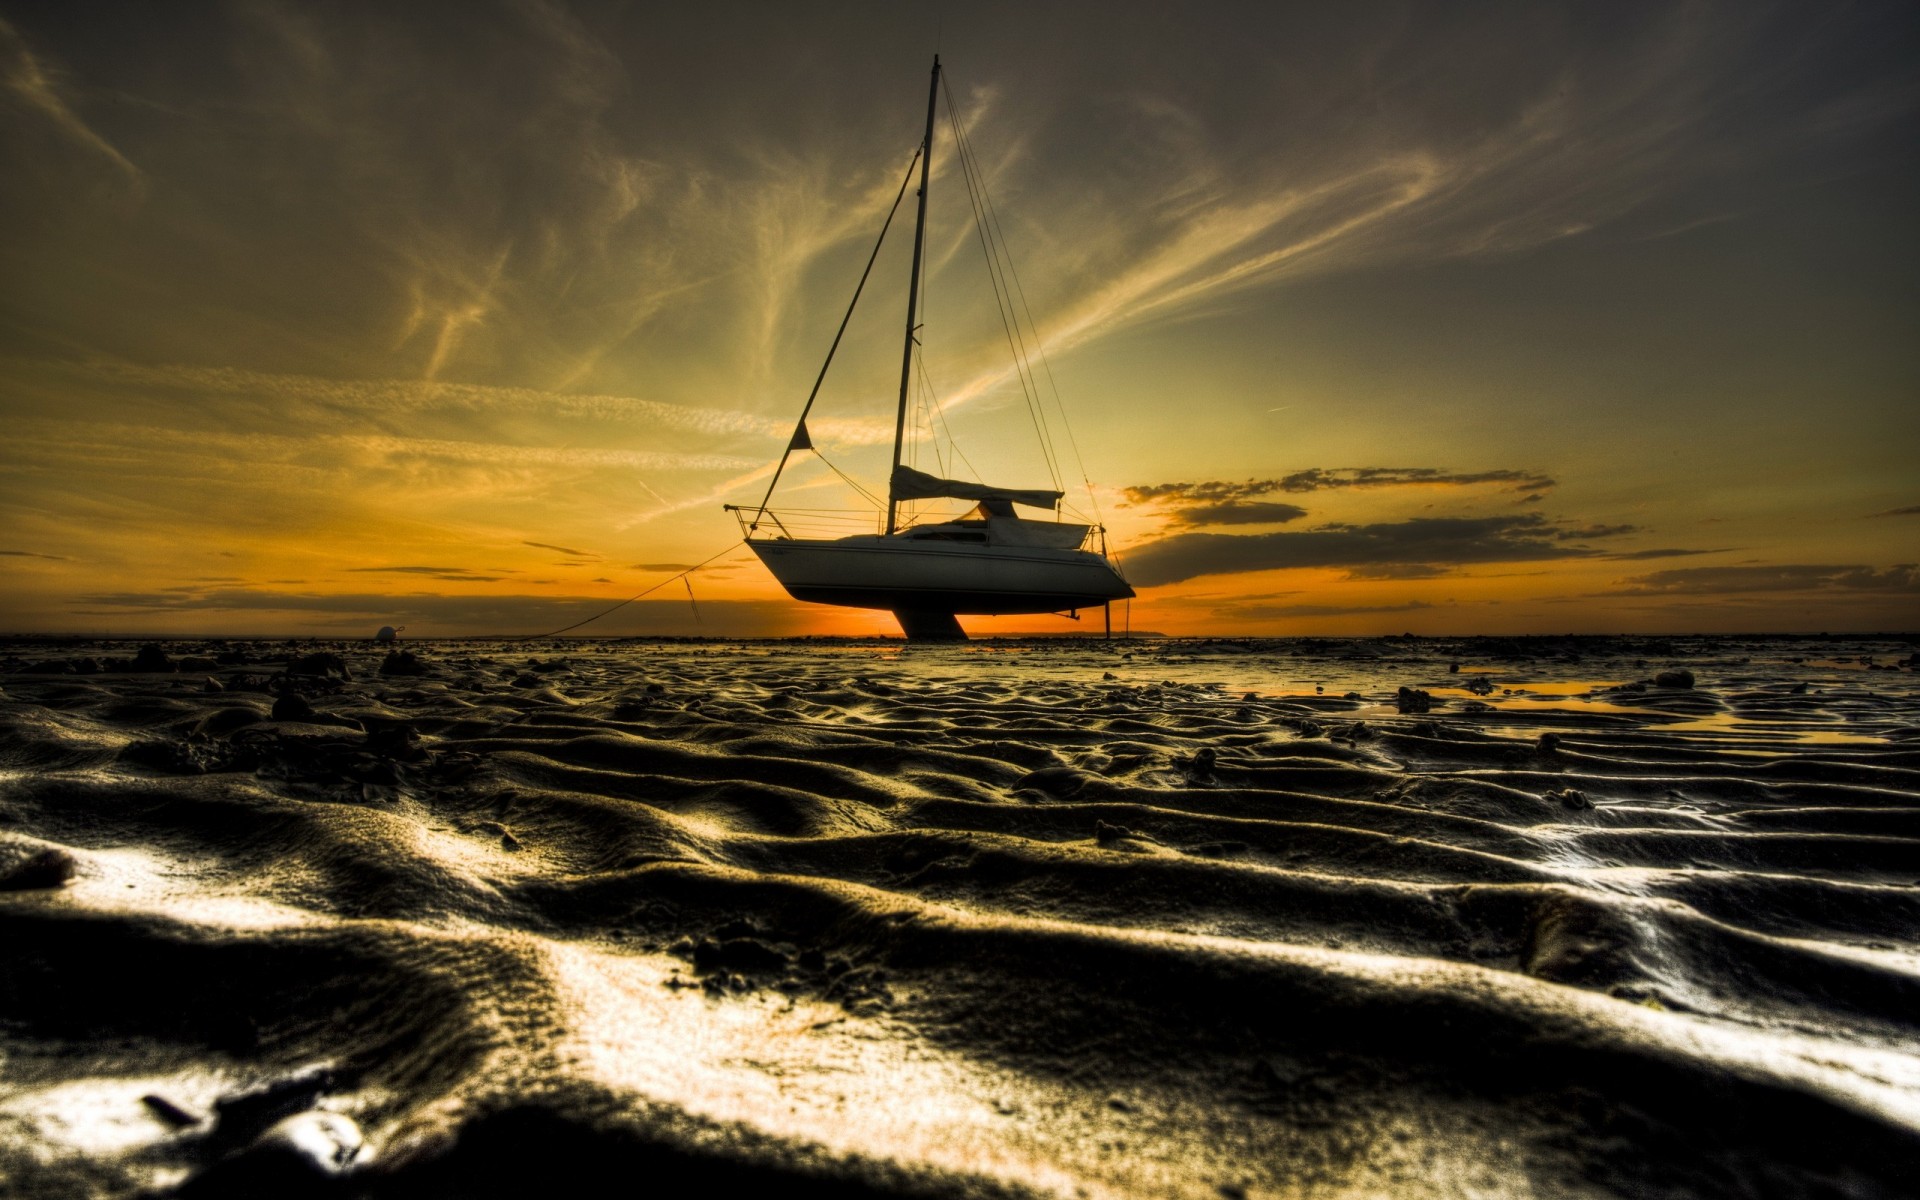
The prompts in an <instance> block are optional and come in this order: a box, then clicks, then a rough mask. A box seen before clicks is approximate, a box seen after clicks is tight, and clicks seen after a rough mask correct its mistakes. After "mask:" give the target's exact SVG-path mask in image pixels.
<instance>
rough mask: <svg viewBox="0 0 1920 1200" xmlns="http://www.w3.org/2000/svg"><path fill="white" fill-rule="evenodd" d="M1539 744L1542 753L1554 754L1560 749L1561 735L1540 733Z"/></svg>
mask: <svg viewBox="0 0 1920 1200" xmlns="http://www.w3.org/2000/svg"><path fill="white" fill-rule="evenodd" d="M1539 745H1540V753H1542V754H1552V753H1554V752H1555V751H1557V750H1558V749H1560V735H1559V734H1557V733H1543V734H1541V735H1540V742H1539Z"/></svg>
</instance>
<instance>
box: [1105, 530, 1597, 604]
mask: <svg viewBox="0 0 1920 1200" xmlns="http://www.w3.org/2000/svg"><path fill="white" fill-rule="evenodd" d="M1593 553H1594V552H1593V551H1591V550H1587V549H1583V548H1581V547H1577V546H1571V545H1568V544H1567V543H1566V542H1564V541H1562V540H1561V539H1559V538H1558V537H1556V536H1555V531H1554V529H1553V526H1552V524H1551V523H1550V522H1549V521H1547V520H1546V519H1545V518H1544V517H1541V516H1539V515H1538V514H1531V513H1530V514H1525V515H1516V516H1499V517H1416V518H1414V519H1412V520H1408V521H1399V522H1388V523H1381V524H1374V525H1331V526H1326V527H1323V528H1320V529H1314V530H1305V531H1302V532H1299V533H1284V532H1283V533H1262V534H1223V533H1180V534H1175V535H1173V536H1172V537H1169V538H1163V539H1161V540H1159V541H1155V542H1148V543H1147V544H1146V545H1144V546H1140V547H1136V548H1135V549H1134V550H1133V551H1132V552H1131V553H1130V554H1129V555H1128V557H1127V574H1128V577H1129V578H1130V579H1132V580H1133V581H1134V582H1135V583H1136V584H1140V585H1144V586H1147V587H1154V586H1158V585H1162V584H1168V583H1178V582H1180V581H1182V580H1186V579H1193V578H1196V577H1198V576H1202V575H1222V574H1237V573H1241V572H1248V571H1274V570H1282V569H1286V568H1293V567H1348V568H1360V569H1371V568H1378V567H1380V566H1381V565H1383V564H1421V565H1439V564H1465V563H1491V562H1534V561H1545V560H1550V559H1559V558H1582V557H1587V556H1590V555H1592V554H1593Z"/></svg>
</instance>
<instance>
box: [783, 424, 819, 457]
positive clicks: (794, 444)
mask: <svg viewBox="0 0 1920 1200" xmlns="http://www.w3.org/2000/svg"><path fill="white" fill-rule="evenodd" d="M811 449H813V439H812V438H811V437H808V436H807V423H806V422H805V421H802V422H800V423H799V424H798V425H796V426H794V427H793V440H792V441H790V442H788V443H787V453H789V454H791V453H793V452H794V451H795V450H811Z"/></svg>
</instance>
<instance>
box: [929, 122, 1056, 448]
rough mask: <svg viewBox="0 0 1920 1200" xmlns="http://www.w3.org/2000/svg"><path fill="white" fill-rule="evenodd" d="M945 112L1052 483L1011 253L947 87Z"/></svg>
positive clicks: (1048, 437)
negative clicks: (1017, 305) (1002, 299)
mask: <svg viewBox="0 0 1920 1200" xmlns="http://www.w3.org/2000/svg"><path fill="white" fill-rule="evenodd" d="M947 113H948V119H949V121H950V122H952V124H953V129H954V141H955V143H956V144H957V145H958V146H959V147H960V150H961V157H962V165H963V166H964V167H965V168H966V173H967V176H968V179H967V182H968V186H969V197H968V198H969V199H970V200H971V201H972V202H973V206H974V220H975V222H976V224H977V225H978V226H979V227H980V228H981V230H982V244H983V246H990V247H991V249H990V250H989V251H988V273H989V275H990V276H991V277H992V278H993V283H994V294H995V298H996V300H997V299H999V298H1000V297H1001V296H1004V297H1005V300H1006V314H1007V317H1010V318H1011V325H1010V332H1009V340H1010V341H1017V342H1018V346H1017V348H1016V349H1015V351H1014V364H1015V369H1016V372H1022V371H1023V372H1024V373H1023V374H1021V380H1020V386H1021V390H1022V392H1023V393H1024V394H1025V396H1026V400H1027V403H1028V405H1029V406H1030V407H1031V409H1032V415H1033V416H1034V417H1035V419H1036V424H1037V425H1038V426H1039V430H1038V432H1039V434H1040V444H1041V451H1042V453H1043V454H1044V455H1045V456H1046V459H1047V468H1048V470H1049V471H1050V472H1051V473H1052V478H1053V482H1054V484H1055V486H1058V485H1059V483H1060V473H1059V470H1058V466H1059V464H1058V460H1057V458H1056V456H1055V455H1054V452H1053V437H1052V431H1051V430H1050V429H1048V428H1047V427H1046V426H1047V414H1046V408H1045V404H1044V401H1043V398H1042V394H1041V391H1040V384H1039V379H1038V377H1037V376H1036V375H1035V373H1034V370H1033V359H1032V356H1031V355H1030V354H1029V353H1028V352H1027V346H1026V341H1027V338H1026V330H1024V329H1022V328H1021V325H1020V315H1019V312H1018V311H1017V310H1016V309H1015V306H1014V296H1013V292H1012V289H1010V288H1008V286H1007V279H1008V277H1009V275H1010V274H1011V273H1012V268H1013V253H1012V251H1011V250H1009V249H1008V248H1007V239H1006V234H1005V232H1004V231H1003V230H1001V229H1000V227H999V221H998V218H997V215H996V213H995V210H994V208H993V196H992V193H991V192H989V191H988V190H987V179H986V172H985V171H984V170H982V169H981V167H980V155H979V152H978V151H976V150H975V149H974V146H973V138H972V137H971V136H970V135H969V134H968V133H967V131H966V128H965V127H964V126H963V125H962V124H961V123H960V119H959V108H958V106H957V105H955V104H954V102H953V95H952V92H951V90H949V92H948V94H947ZM1005 320H1006V318H1003V322H1005ZM1027 325H1028V326H1032V325H1033V316H1032V313H1031V312H1029V313H1028V315H1027ZM1035 340H1036V341H1037V340H1038V331H1037V330H1035Z"/></svg>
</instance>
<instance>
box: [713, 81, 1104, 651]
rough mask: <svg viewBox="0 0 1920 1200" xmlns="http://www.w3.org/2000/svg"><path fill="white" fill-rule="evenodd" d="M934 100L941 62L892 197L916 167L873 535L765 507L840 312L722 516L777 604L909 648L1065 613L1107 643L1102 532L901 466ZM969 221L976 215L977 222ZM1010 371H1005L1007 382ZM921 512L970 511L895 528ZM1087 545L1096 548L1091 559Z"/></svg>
mask: <svg viewBox="0 0 1920 1200" xmlns="http://www.w3.org/2000/svg"><path fill="white" fill-rule="evenodd" d="M939 97H940V59H939V57H938V56H935V58H934V60H933V81H932V84H931V85H930V87H929V89H928V95H927V128H926V135H925V137H924V138H922V140H921V142H920V147H919V150H918V151H917V152H916V154H915V157H914V162H913V163H909V164H908V168H907V175H906V178H905V179H903V180H902V181H901V185H900V196H901V197H903V196H905V194H906V186H907V183H908V182H909V181H910V180H911V179H912V177H913V171H914V166H915V164H917V165H918V168H919V173H920V190H919V204H918V207H919V215H918V219H917V221H916V224H915V227H914V233H913V261H912V270H911V275H910V277H909V280H908V285H907V325H906V338H905V348H904V352H903V355H902V362H901V368H900V404H899V410H898V413H897V415H896V417H895V420H894V437H893V467H892V470H891V472H890V473H889V475H888V479H887V497H886V506H885V512H886V522H885V526H884V528H883V529H881V530H880V531H878V532H874V533H858V534H851V535H848V536H842V537H807V536H796V535H795V534H794V533H793V532H792V531H791V530H790V529H789V528H788V522H786V521H783V520H782V519H781V517H780V515H779V513H778V512H777V511H776V510H774V509H771V508H769V507H768V504H769V503H770V501H771V500H772V498H773V490H774V488H775V487H776V486H777V485H778V484H779V481H780V476H781V473H782V472H784V471H785V469H786V466H787V462H788V460H789V459H790V458H791V457H792V456H793V455H794V454H795V453H796V452H799V451H807V450H814V446H813V442H812V438H811V435H810V434H809V432H808V430H807V416H808V414H809V413H810V412H811V411H812V409H813V403H814V401H815V400H816V399H817V398H818V397H819V394H820V385H821V383H822V382H823V381H824V380H825V378H826V374H827V367H828V366H831V365H832V362H833V353H834V350H836V349H838V347H839V345H840V339H841V337H842V336H843V335H844V334H845V333H846V330H847V322H848V321H849V320H851V319H852V316H853V306H852V305H851V304H850V305H849V306H848V309H847V317H846V319H843V320H842V321H841V323H840V331H839V333H836V334H835V335H834V339H833V346H832V347H831V348H830V349H829V350H828V352H827V362H826V365H823V366H822V367H821V368H820V375H819V377H818V378H816V379H815V381H814V385H813V392H812V393H811V394H810V395H809V396H808V397H807V403H806V406H805V407H804V408H803V409H802V410H801V413H800V421H799V424H797V425H796V426H795V428H794V432H793V437H792V438H791V439H790V440H789V441H788V443H787V449H786V451H785V452H784V453H783V454H782V455H781V456H780V463H779V465H778V466H777V467H776V468H775V470H774V474H773V479H772V481H771V482H769V483H768V485H767V492H766V495H765V496H764V497H763V498H762V499H761V502H760V503H759V504H758V505H756V506H751V507H748V506H739V505H731V504H730V505H727V506H726V508H727V510H728V511H729V512H733V513H735V514H737V516H738V519H739V521H740V523H741V527H742V533H743V535H744V537H745V539H746V543H747V545H748V547H750V548H751V549H752V550H753V552H754V554H755V555H757V556H758V557H759V559H760V561H761V562H762V563H764V564H765V565H766V567H767V570H768V571H770V572H772V574H773V577H774V578H775V579H777V580H778V581H779V582H780V585H781V586H782V587H784V588H785V589H786V590H787V594H788V595H790V596H792V597H793V598H794V599H796V600H804V601H810V602H813V603H817V604H834V605H842V606H847V607H852V608H874V609H884V610H887V611H890V612H892V613H893V615H894V617H895V618H896V619H897V620H898V621H899V622H900V627H901V629H902V631H903V632H904V633H905V634H906V636H907V638H908V639H909V640H913V641H922V640H957V639H964V638H965V637H966V633H965V631H964V630H963V629H962V628H961V626H960V623H959V620H958V619H957V618H958V616H959V615H960V614H968V615H1003V614H1032V613H1064V614H1068V615H1071V616H1075V617H1077V616H1078V613H1079V610H1080V609H1092V608H1100V609H1102V611H1103V612H1104V613H1106V614H1107V616H1108V621H1107V628H1108V629H1109V631H1111V629H1112V621H1111V609H1110V608H1109V607H1108V606H1110V605H1111V604H1112V602H1113V601H1115V600H1126V599H1130V598H1131V597H1132V596H1133V594H1134V593H1133V589H1132V588H1131V587H1129V586H1128V585H1127V581H1126V579H1125V578H1124V577H1123V576H1122V575H1121V574H1120V571H1119V569H1118V567H1117V566H1116V565H1115V563H1114V562H1113V560H1112V559H1111V558H1110V557H1109V556H1108V554H1107V552H1106V541H1105V533H1106V531H1105V529H1104V528H1103V527H1101V526H1099V525H1096V524H1092V523H1076V522H1072V521H1066V520H1062V519H1061V506H1062V503H1063V501H1064V499H1065V492H1064V491H1062V490H1061V489H1059V488H1058V487H1055V488H1030V487H1001V486H995V485H991V484H985V483H975V482H969V481H967V480H962V479H947V478H942V477H941V476H938V475H933V474H929V473H927V472H924V471H920V470H917V469H915V468H914V467H912V466H910V465H908V464H907V463H905V462H903V461H902V457H901V455H902V450H903V448H904V446H905V441H906V437H905V434H906V426H907V407H908V398H909V391H910V388H911V384H912V380H913V369H914V350H915V347H916V345H917V337H916V334H917V333H918V331H919V326H918V325H916V324H915V321H916V317H917V311H916V306H917V303H918V301H919V297H920V274H921V268H922V264H923V261H924V257H925V246H926V231H927V181H928V176H929V161H930V159H931V158H932V153H933V137H934V115H935V110H936V108H937V105H938V101H939ZM955 140H956V143H957V144H960V148H961V151H962V155H963V158H962V163H963V166H964V165H965V158H964V153H965V146H964V144H961V143H960V130H959V127H958V124H957V122H956V126H955ZM899 205H900V197H896V198H895V200H894V210H893V212H890V213H888V216H887V223H886V224H885V225H883V226H882V227H881V232H880V242H876V244H875V245H874V251H873V255H872V256H871V257H869V258H868V260H867V269H866V272H865V273H863V274H862V275H861V277H860V284H859V286H858V287H856V288H855V289H854V297H853V302H854V304H857V303H858V302H859V298H860V292H861V290H862V289H864V288H865V286H866V282H867V278H868V276H869V275H871V274H872V271H873V264H874V260H875V259H877V258H878V257H879V253H880V244H881V243H883V242H884V241H885V239H886V231H887V228H888V227H889V226H890V225H891V224H892V221H893V216H894V213H896V212H898V210H899ZM979 215H980V210H979V208H978V206H977V205H976V217H977V218H978V217H979ZM982 235H983V240H984V238H985V237H986V236H987V235H988V230H987V228H986V227H985V226H984V225H983V227H982ZM997 286H998V284H997V283H996V287H997ZM1011 340H1012V339H1011V338H1010V341H1011ZM1018 367H1019V364H1018V362H1017V361H1016V370H1018ZM1036 424H1038V423H1036ZM1043 436H1044V432H1043ZM834 469H835V470H836V471H837V470H838V468H834ZM1089 491H1091V488H1089ZM921 500H960V501H971V502H972V503H973V508H972V509H971V510H968V511H966V512H965V513H963V514H960V515H957V516H955V515H944V516H938V517H933V518H923V519H911V518H906V517H905V515H904V514H903V506H904V505H908V504H911V503H913V502H914V501H921ZM1021 508H1028V509H1038V510H1043V511H1047V512H1051V513H1053V514H1054V519H1052V520H1045V519H1035V518H1032V517H1026V516H1022V515H1020V513H1019V511H1018V510H1019V509H1021ZM1096 542H1097V545H1098V547H1099V548H1098V549H1097V550H1096V549H1092V548H1090V547H1091V546H1092V545H1094V544H1096Z"/></svg>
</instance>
